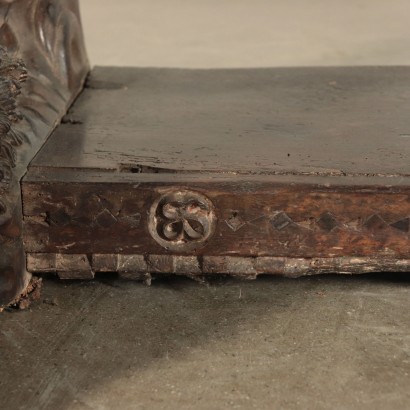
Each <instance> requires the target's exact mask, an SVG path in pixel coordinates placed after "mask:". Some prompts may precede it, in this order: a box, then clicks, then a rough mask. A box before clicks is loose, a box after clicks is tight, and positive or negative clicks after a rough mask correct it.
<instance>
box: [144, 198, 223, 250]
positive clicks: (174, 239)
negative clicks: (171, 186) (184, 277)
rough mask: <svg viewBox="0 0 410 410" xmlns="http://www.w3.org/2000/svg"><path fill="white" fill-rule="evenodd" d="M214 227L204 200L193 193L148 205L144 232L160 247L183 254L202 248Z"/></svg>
mask: <svg viewBox="0 0 410 410" xmlns="http://www.w3.org/2000/svg"><path fill="white" fill-rule="evenodd" d="M215 223H216V217H215V212H214V207H213V205H212V203H211V201H210V200H209V199H208V198H206V197H205V196H203V195H202V194H200V193H198V192H193V191H172V192H169V193H166V194H165V195H163V196H161V197H160V198H159V199H157V200H156V201H155V202H154V204H153V205H152V207H151V210H150V215H149V222H148V228H149V231H150V233H151V235H152V237H153V238H154V239H155V240H156V241H157V242H158V243H159V244H160V245H161V246H163V247H164V248H166V249H169V250H172V251H181V252H183V251H192V250H195V249H196V248H198V247H201V246H204V245H205V244H206V242H207V240H208V239H209V238H210V237H211V236H212V234H213V233H214V229H215Z"/></svg>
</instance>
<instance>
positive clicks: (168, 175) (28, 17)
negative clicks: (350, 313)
mask: <svg viewBox="0 0 410 410" xmlns="http://www.w3.org/2000/svg"><path fill="white" fill-rule="evenodd" d="M25 3H26V2H24V1H18V0H16V1H12V2H8V3H7V4H6V5H4V6H2V8H3V9H2V13H1V15H2V16H3V22H2V26H1V40H2V44H3V45H4V49H2V50H1V53H2V67H1V72H0V74H1V76H2V77H1V81H2V96H4V97H3V99H2V106H1V109H2V111H1V113H2V121H3V122H2V123H1V124H0V125H1V126H2V128H1V130H2V131H3V134H2V136H1V137H0V138H1V139H0V142H1V144H2V145H1V149H2V151H1V156H0V158H1V161H0V164H2V166H3V168H2V170H3V169H4V170H3V171H2V174H0V175H2V176H3V180H4V181H6V182H3V185H2V188H1V189H2V191H1V192H2V197H1V198H2V199H1V203H0V205H1V208H0V212H1V211H2V212H3V215H2V216H1V217H0V218H2V219H1V220H0V224H1V225H0V244H1V257H0V272H1V274H0V303H1V304H3V305H4V304H7V303H9V302H10V300H12V299H13V298H15V297H16V296H18V295H19V293H21V292H22V291H23V289H24V287H25V286H26V285H27V283H28V281H29V278H30V275H31V274H32V273H43V272H56V273H57V274H58V275H59V276H60V277H61V278H67V279H70V278H71V279H72V278H90V279H91V278H93V277H94V275H95V273H97V272H118V274H119V275H120V276H122V277H127V278H135V279H145V280H149V279H150V277H151V275H153V274H161V273H166V274H182V275H187V276H192V277H201V276H203V275H206V274H221V273H222V274H231V275H238V276H241V277H256V276H257V275H259V274H281V275H285V276H291V277H296V276H301V275H306V274H315V273H333V272H339V273H360V272H370V271H406V272H408V271H410V246H409V245H410V241H409V237H410V231H409V225H410V219H409V217H410V164H409V160H408V157H409V153H410V116H409V109H410V68H408V67H355V68H353V67H350V68H341V67H334V68H286V69H285V68H272V69H237V70H219V69H218V70H183V69H166V68H164V69H155V68H111V67H105V68H104V67H97V68H94V69H93V70H92V71H91V73H89V75H88V77H87V80H86V83H85V85H84V81H85V79H86V75H87V74H88V65H87V59H86V56H85V52H84V47H83V40H82V35H81V27H80V23H79V17H78V16H79V14H78V5H77V2H76V1H72V0H65V1H41V0H38V1H32V2H30V4H31V6H30V7H31V10H32V11H33V12H32V13H29V14H27V13H25V12H24V11H23V9H24V6H23V4H25ZM22 16H24V21H23V20H22V19H21V17H22ZM28 39H30V40H28ZM17 58H19V59H22V61H20V60H17ZM23 81H24V84H23ZM20 84H21V90H20ZM19 91H20V95H19V96H17V93H18V92H19ZM77 95H79V96H78V98H77V99H76V100H75V102H74V104H72V105H71V103H72V102H73V101H74V99H75V98H76V96H77ZM15 101H16V102H17V107H16V105H15ZM70 105H71V107H70V108H69V109H68V107H69V106H70ZM67 109H68V111H67ZM43 144H44V145H43ZM35 154H36V155H35Z"/></svg>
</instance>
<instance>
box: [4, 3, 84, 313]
mask: <svg viewBox="0 0 410 410" xmlns="http://www.w3.org/2000/svg"><path fill="white" fill-rule="evenodd" d="M88 69H89V66H88V61H87V57H86V53H85V48H84V41H83V34H82V29H81V22H80V16H79V6H78V0H7V1H6V0H0V309H1V307H2V306H5V305H7V304H8V303H10V302H11V301H13V300H15V298H16V297H18V295H19V294H20V293H22V292H23V290H24V288H25V287H26V286H27V284H28V283H29V281H30V275H29V274H28V273H27V272H26V261H25V254H24V248H23V232H22V203H21V195H20V180H21V178H22V176H23V175H24V173H25V171H26V169H27V166H28V164H29V162H30V161H31V159H32V158H33V157H34V155H35V154H36V152H37V151H38V150H39V149H40V147H41V146H42V144H43V143H44V142H45V140H46V139H47V137H48V136H49V135H50V133H51V132H52V130H53V129H54V128H55V126H56V125H57V124H58V123H59V121H60V120H61V118H62V116H63V115H64V114H65V113H66V111H67V109H68V107H69V105H70V104H71V103H72V101H73V100H74V98H75V97H76V96H77V95H78V93H79V92H80V91H81V89H82V87H83V84H84V80H85V77H86V75H87V73H88Z"/></svg>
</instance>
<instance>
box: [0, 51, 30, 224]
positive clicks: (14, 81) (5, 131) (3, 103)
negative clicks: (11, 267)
mask: <svg viewBox="0 0 410 410" xmlns="http://www.w3.org/2000/svg"><path fill="white" fill-rule="evenodd" d="M26 78H27V71H26V69H25V67H24V64H23V62H22V61H21V60H17V59H13V58H11V57H10V56H9V55H8V54H7V52H6V50H5V49H4V48H3V47H0V198H1V197H4V195H5V192H6V191H8V189H9V185H10V183H11V177H12V168H14V167H15V166H16V156H17V155H16V147H17V146H19V145H21V144H22V143H23V142H24V140H25V139H26V136H25V134H24V133H22V132H21V131H17V130H15V129H14V128H13V125H14V124H15V123H16V122H17V121H18V120H19V119H21V115H20V113H19V112H18V111H17V103H16V98H17V96H18V95H19V94H20V90H21V85H22V83H23V82H24V81H25V80H26ZM6 210H7V209H6V205H5V203H4V202H3V201H2V200H1V199H0V224H1V220H2V218H1V215H4V214H5V213H6Z"/></svg>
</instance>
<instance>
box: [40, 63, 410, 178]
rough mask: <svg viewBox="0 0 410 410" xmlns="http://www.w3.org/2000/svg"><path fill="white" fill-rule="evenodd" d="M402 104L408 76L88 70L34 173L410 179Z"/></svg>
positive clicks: (407, 100)
mask: <svg viewBox="0 0 410 410" xmlns="http://www.w3.org/2000/svg"><path fill="white" fill-rule="evenodd" d="M409 105H410V68H407V67H355V68H278V69H254V70H174V69H143V68H142V69H136V68H96V69H94V71H93V72H92V74H91V78H90V79H89V82H88V88H87V89H86V90H85V91H84V93H83V95H82V96H81V98H80V99H79V100H78V101H77V102H76V105H75V106H74V107H73V109H72V110H71V113H70V114H69V116H68V117H67V118H66V120H67V121H68V123H67V124H65V125H63V126H61V127H59V129H58V130H57V131H56V133H55V134H54V136H53V138H52V139H50V140H49V141H48V143H47V144H46V146H45V147H44V148H43V150H42V152H41V154H40V155H39V156H37V158H36V160H35V161H34V162H33V163H32V167H33V166H41V167H56V168H92V169H113V170H117V169H121V168H122V167H125V170H126V169H127V167H130V168H133V167H134V168H137V167H138V165H142V166H150V167H155V168H165V170H167V169H171V170H177V171H180V170H184V171H194V170H195V171H197V170H198V171H201V172H204V171H212V172H218V173H219V172H237V173H253V174H254V173H257V174H260V173H296V174H300V173H307V174H324V175H331V174H341V175H343V174H346V173H347V174H351V175H357V174H366V175H367V174H382V175H402V176H403V175H406V176H409V175H410V163H409V161H408V154H409V152H410V129H409V126H410V124H409V119H408V118H409V115H408V114H409ZM70 121H71V123H70Z"/></svg>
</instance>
